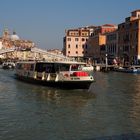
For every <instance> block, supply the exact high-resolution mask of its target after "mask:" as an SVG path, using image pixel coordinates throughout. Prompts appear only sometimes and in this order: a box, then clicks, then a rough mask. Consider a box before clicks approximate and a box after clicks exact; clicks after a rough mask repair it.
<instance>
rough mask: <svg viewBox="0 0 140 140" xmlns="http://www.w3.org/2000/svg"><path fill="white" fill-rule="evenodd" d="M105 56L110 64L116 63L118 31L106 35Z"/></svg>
mask: <svg viewBox="0 0 140 140" xmlns="http://www.w3.org/2000/svg"><path fill="white" fill-rule="evenodd" d="M106 54H107V56H108V62H109V63H110V64H113V63H115V62H116V63H117V61H118V31H117V30H116V31H114V32H110V33H107V34H106Z"/></svg>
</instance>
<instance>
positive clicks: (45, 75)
mask: <svg viewBox="0 0 140 140" xmlns="http://www.w3.org/2000/svg"><path fill="white" fill-rule="evenodd" d="M83 65H85V63H82V62H73V61H70V62H69V61H60V62H58V61H55V62H47V61H27V62H24V61H23V62H17V64H16V77H17V78H18V79H20V80H23V81H28V82H31V83H36V84H41V85H46V86H51V87H58V88H64V89H88V88H89V86H90V84H91V83H92V82H93V81H94V78H93V76H92V75H90V74H89V73H87V72H85V71H82V69H81V68H82V66H83Z"/></svg>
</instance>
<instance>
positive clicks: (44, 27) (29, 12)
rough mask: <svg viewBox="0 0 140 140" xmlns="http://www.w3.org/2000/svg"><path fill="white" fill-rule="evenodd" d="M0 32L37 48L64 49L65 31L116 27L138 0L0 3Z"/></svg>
mask: <svg viewBox="0 0 140 140" xmlns="http://www.w3.org/2000/svg"><path fill="white" fill-rule="evenodd" d="M0 2H1V3H0V33H1V35H2V32H3V30H4V29H5V28H8V29H9V30H10V32H11V33H12V32H13V30H14V31H16V32H17V34H18V35H19V37H21V38H22V39H30V40H32V41H34V42H35V43H36V45H37V46H38V47H40V48H45V49H52V48H58V49H62V47H63V37H64V35H65V29H70V28H78V27H82V26H88V25H102V24H106V23H108V24H119V23H121V22H123V21H124V19H125V17H128V16H130V13H131V11H133V10H136V9H140V0H1V1H0Z"/></svg>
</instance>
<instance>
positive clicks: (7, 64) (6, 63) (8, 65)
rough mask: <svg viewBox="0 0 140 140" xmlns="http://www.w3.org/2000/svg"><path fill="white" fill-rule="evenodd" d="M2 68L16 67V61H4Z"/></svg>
mask: <svg viewBox="0 0 140 140" xmlns="http://www.w3.org/2000/svg"><path fill="white" fill-rule="evenodd" d="M2 68H3V69H14V68H15V63H14V62H3V63H2Z"/></svg>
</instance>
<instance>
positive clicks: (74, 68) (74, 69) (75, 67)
mask: <svg viewBox="0 0 140 140" xmlns="http://www.w3.org/2000/svg"><path fill="white" fill-rule="evenodd" d="M78 70H79V65H75V64H74V65H72V66H71V71H78Z"/></svg>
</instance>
